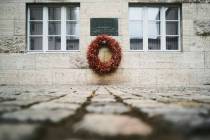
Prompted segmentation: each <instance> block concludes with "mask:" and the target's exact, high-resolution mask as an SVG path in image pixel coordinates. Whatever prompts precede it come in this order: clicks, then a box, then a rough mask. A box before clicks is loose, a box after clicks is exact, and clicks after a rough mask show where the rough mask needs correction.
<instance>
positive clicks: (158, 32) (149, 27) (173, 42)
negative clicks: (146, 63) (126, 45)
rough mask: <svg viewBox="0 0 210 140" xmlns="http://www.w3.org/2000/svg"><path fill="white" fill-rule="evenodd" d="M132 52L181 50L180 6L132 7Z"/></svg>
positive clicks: (130, 23) (130, 27) (130, 33)
mask: <svg viewBox="0 0 210 140" xmlns="http://www.w3.org/2000/svg"><path fill="white" fill-rule="evenodd" d="M129 37H130V50H142V51H173V50H180V8H179V6H151V7H150V6H138V7H137V6H133V7H132V6H130V7H129Z"/></svg>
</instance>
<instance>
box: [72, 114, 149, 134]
mask: <svg viewBox="0 0 210 140" xmlns="http://www.w3.org/2000/svg"><path fill="white" fill-rule="evenodd" d="M94 123H95V124H97V125H93V124H94ZM74 128H75V130H76V131H79V130H85V131H90V132H93V133H97V134H99V135H108V136H116V135H143V136H145V135H148V134H150V133H151V132H152V128H151V127H150V126H149V125H147V124H145V123H144V122H143V121H141V120H138V119H136V118H133V117H129V116H120V115H101V114H87V115H86V116H85V117H84V119H83V120H82V121H81V122H79V123H78V124H76V125H75V127H74Z"/></svg>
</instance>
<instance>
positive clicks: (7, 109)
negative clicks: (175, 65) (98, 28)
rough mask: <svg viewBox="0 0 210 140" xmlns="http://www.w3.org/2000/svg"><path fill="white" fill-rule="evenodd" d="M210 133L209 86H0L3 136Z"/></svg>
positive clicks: (9, 139) (197, 137) (76, 138)
mask: <svg viewBox="0 0 210 140" xmlns="http://www.w3.org/2000/svg"><path fill="white" fill-rule="evenodd" d="M18 128H20V129H18ZM37 128H42V129H38V130H39V131H37ZM186 128H187V129H186ZM35 130H36V131H35ZM209 131H210V87H208V86H206V87H197V88H196V87H185V88H181V87H174V88H162V87H160V88H157V87H156V88H155V87H153V88H143V87H125V86H61V87H39V88H35V87H27V86H25V87H18V86H6V85H4V86H1V88H0V140H22V139H27V140H33V139H34V137H36V139H40V140H104V139H106V140H107V139H111V140H118V139H120V140H133V139H143V140H144V139H145V140H154V139H156V140H168V139H173V140H207V139H210V135H209ZM43 134H44V135H43ZM163 137H164V138H163Z"/></svg>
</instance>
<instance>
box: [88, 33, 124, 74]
mask: <svg viewBox="0 0 210 140" xmlns="http://www.w3.org/2000/svg"><path fill="white" fill-rule="evenodd" d="M103 46H106V47H108V48H109V50H110V51H111V52H112V57H111V59H110V60H109V61H106V62H101V61H100V59H99V57H98V54H99V50H100V48H101V47H103ZM121 57H122V56H121V48H120V45H119V43H118V42H117V41H116V40H115V39H113V38H112V37H109V36H107V35H99V36H97V37H96V39H95V40H93V41H92V42H91V44H90V45H89V47H88V52H87V59H88V63H89V67H90V68H92V69H93V70H94V71H95V72H96V73H98V74H106V73H110V72H113V71H115V70H116V69H117V67H118V66H119V64H120V61H121Z"/></svg>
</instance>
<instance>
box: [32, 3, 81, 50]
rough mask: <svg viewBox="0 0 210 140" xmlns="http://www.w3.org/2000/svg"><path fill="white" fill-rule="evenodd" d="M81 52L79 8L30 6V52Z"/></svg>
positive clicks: (71, 6)
mask: <svg viewBox="0 0 210 140" xmlns="http://www.w3.org/2000/svg"><path fill="white" fill-rule="evenodd" d="M71 50H79V6H76V5H69V6H59V5H58V6H57V5H52V6H51V5H49V6H39V5H36V6H34V5H33V6H29V8H28V51H41V52H47V51H71Z"/></svg>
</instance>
